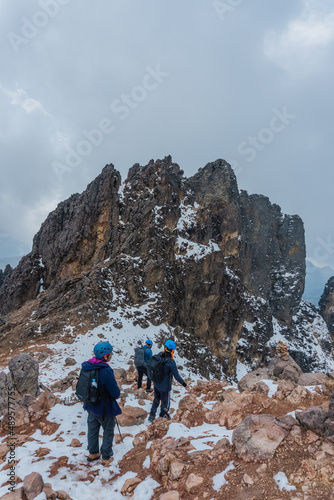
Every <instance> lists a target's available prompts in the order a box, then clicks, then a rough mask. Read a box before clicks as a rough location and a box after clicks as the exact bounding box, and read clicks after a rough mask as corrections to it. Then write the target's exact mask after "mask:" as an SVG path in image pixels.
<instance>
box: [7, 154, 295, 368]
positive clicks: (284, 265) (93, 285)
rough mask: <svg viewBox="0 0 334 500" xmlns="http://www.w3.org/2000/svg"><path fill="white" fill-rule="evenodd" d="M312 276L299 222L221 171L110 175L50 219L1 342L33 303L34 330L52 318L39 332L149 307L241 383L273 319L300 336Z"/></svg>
mask: <svg viewBox="0 0 334 500" xmlns="http://www.w3.org/2000/svg"><path fill="white" fill-rule="evenodd" d="M304 278H305V242H304V228H303V223H302V221H301V219H300V218H299V217H298V216H295V215H294V216H289V215H283V214H282V213H281V210H280V208H279V207H278V206H277V205H272V204H271V203H270V201H269V199H268V198H266V197H264V196H259V195H251V196H249V195H248V194H247V193H246V192H244V191H243V192H241V193H239V191H238V186H237V182H236V178H235V175H234V173H233V171H232V169H231V167H230V165H229V164H227V163H226V162H225V161H223V160H217V161H216V162H213V163H209V164H207V165H206V166H205V167H204V168H202V169H200V170H199V171H198V172H197V174H195V175H194V176H193V177H190V178H185V177H184V176H183V172H182V171H181V170H180V167H179V166H178V165H177V164H175V163H172V160H171V158H170V157H166V158H165V159H164V160H158V161H156V162H154V161H153V160H151V161H150V162H149V164H148V165H146V166H144V167H141V166H140V165H139V164H136V165H134V166H133V167H132V168H131V169H130V170H129V173H128V177H127V179H126V180H125V181H124V182H123V183H121V178H120V174H119V173H118V172H117V171H116V170H115V169H114V167H113V166H112V165H107V166H106V167H105V168H104V169H103V171H102V173H101V174H100V175H99V176H98V177H97V178H96V179H95V180H94V181H93V182H92V183H91V184H90V185H89V186H88V187H87V189H86V191H85V192H84V193H82V194H81V195H79V194H76V195H73V196H71V197H70V198H69V199H68V200H66V201H65V202H63V203H60V204H59V206H58V207H57V208H56V210H55V211H54V212H52V213H51V214H50V215H49V216H48V218H47V219H46V221H45V222H44V223H43V225H42V227H41V229H40V231H39V232H38V233H37V235H36V236H35V238H34V242H33V249H32V252H31V254H29V255H28V256H26V257H24V258H23V259H22V261H21V262H20V264H19V265H18V267H17V268H16V269H15V270H14V271H13V273H12V275H11V277H10V279H9V280H7V281H6V283H5V284H4V285H3V287H2V288H1V290H0V314H1V315H2V316H6V318H5V319H3V321H6V325H5V326H3V327H2V329H0V334H1V333H2V334H3V335H5V334H6V332H8V331H9V330H8V329H9V324H10V322H11V320H10V317H11V316H10V313H12V312H13V311H15V310H17V309H18V308H21V307H22V306H23V305H25V304H27V301H31V300H33V301H34V316H33V320H34V321H35V322H36V321H37V320H41V319H43V318H47V319H48V325H46V324H45V325H44V324H43V322H42V323H41V326H39V330H38V332H39V333H40V334H43V333H44V334H45V332H50V331H52V328H51V327H50V325H52V318H57V322H56V323H57V324H58V325H59V324H60V323H61V322H62V321H63V322H65V320H66V318H67V317H68V315H69V314H70V312H72V313H77V312H78V311H79V310H80V311H79V312H80V315H81V318H83V319H85V320H86V321H87V322H88V323H95V324H96V322H98V321H99V320H98V316H99V315H103V314H106V313H107V311H108V309H110V308H113V307H116V303H117V304H120V303H121V302H122V301H123V302H127V303H131V304H138V305H142V304H147V305H148V309H147V316H146V318H147V320H149V321H151V322H153V323H154V324H159V323H160V322H162V321H164V322H168V323H169V324H170V325H172V326H174V327H176V326H177V327H178V328H179V330H184V331H186V332H188V333H190V334H191V335H192V336H193V338H196V339H198V340H199V341H200V342H202V343H203V344H205V345H207V346H209V347H210V349H211V352H212V353H213V354H214V355H215V356H217V357H218V358H219V360H220V362H221V364H222V366H223V367H224V369H225V370H226V371H228V372H230V373H233V372H234V370H235V368H236V364H237V360H238V359H239V360H240V359H241V360H242V359H246V358H247V359H248V358H249V359H250V358H251V357H252V356H253V357H257V358H260V359H261V358H263V357H265V356H266V355H267V354H268V352H269V350H270V347H269V344H268V342H270V339H271V338H272V336H273V334H274V330H273V321H272V318H273V317H275V318H276V319H277V320H278V321H279V322H280V324H281V325H282V327H284V328H285V329H286V331H287V332H289V335H290V336H292V337H293V335H294V323H293V317H294V316H295V315H296V314H297V312H298V308H299V305H300V300H301V296H302V293H303V289H304ZM120 301H121V302H120ZM50 322H51V323H50ZM249 325H252V327H251V328H250V327H249ZM144 326H145V325H144ZM11 328H13V324H12V325H11ZM21 329H22V331H21V333H20V335H21V337H25V336H34V335H37V330H36V328H35V326H34V325H33V324H31V325H29V327H28V328H27V327H21ZM245 343H248V348H247V349H243V348H242V346H244V345H245Z"/></svg>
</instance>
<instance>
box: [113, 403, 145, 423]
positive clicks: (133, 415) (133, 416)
mask: <svg viewBox="0 0 334 500" xmlns="http://www.w3.org/2000/svg"><path fill="white" fill-rule="evenodd" d="M146 417H147V411H145V410H143V408H138V406H124V408H122V414H121V415H119V416H118V417H117V420H118V423H119V425H120V426H122V427H128V426H132V425H139V424H142V423H143V422H144V420H145V418H146Z"/></svg>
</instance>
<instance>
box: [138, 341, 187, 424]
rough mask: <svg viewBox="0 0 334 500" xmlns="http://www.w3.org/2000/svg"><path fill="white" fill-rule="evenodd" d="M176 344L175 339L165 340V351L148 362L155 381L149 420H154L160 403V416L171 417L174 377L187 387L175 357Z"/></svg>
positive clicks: (148, 367)
mask: <svg viewBox="0 0 334 500" xmlns="http://www.w3.org/2000/svg"><path fill="white" fill-rule="evenodd" d="M175 350H176V344H175V342H174V341H173V340H167V341H166V342H165V346H164V351H163V352H160V353H159V354H157V355H156V356H153V357H152V358H151V360H150V361H149V363H148V364H147V370H148V373H149V375H151V377H152V380H153V383H154V400H153V404H152V408H151V411H150V415H149V417H148V420H149V421H150V422H153V420H154V419H155V415H156V413H157V410H158V407H159V404H160V403H161V407H160V414H159V417H165V418H169V419H170V415H169V406H170V391H171V389H172V379H173V376H174V377H175V379H176V380H177V381H178V382H179V383H180V384H181V385H183V387H187V384H186V382H185V381H184V380H183V378H182V377H181V375H180V374H179V371H178V369H177V366H176V363H175V361H174V359H173V356H174V351H175Z"/></svg>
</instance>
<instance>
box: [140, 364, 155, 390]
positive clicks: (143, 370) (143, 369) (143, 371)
mask: <svg viewBox="0 0 334 500" xmlns="http://www.w3.org/2000/svg"><path fill="white" fill-rule="evenodd" d="M137 370H138V389H140V388H141V386H142V382H143V375H146V376H147V382H146V390H147V391H149V390H150V389H151V383H152V381H151V379H150V378H149V377H148V375H147V368H146V366H144V365H143V366H137Z"/></svg>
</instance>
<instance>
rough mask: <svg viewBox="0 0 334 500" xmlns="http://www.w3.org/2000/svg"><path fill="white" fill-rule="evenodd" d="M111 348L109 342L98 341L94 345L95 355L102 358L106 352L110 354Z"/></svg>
mask: <svg viewBox="0 0 334 500" xmlns="http://www.w3.org/2000/svg"><path fill="white" fill-rule="evenodd" d="M112 350H113V346H112V345H111V344H110V343H109V342H99V343H98V344H96V346H95V347H94V354H95V357H96V358H98V359H102V358H103V356H105V355H106V354H110V353H111V352H112Z"/></svg>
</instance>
